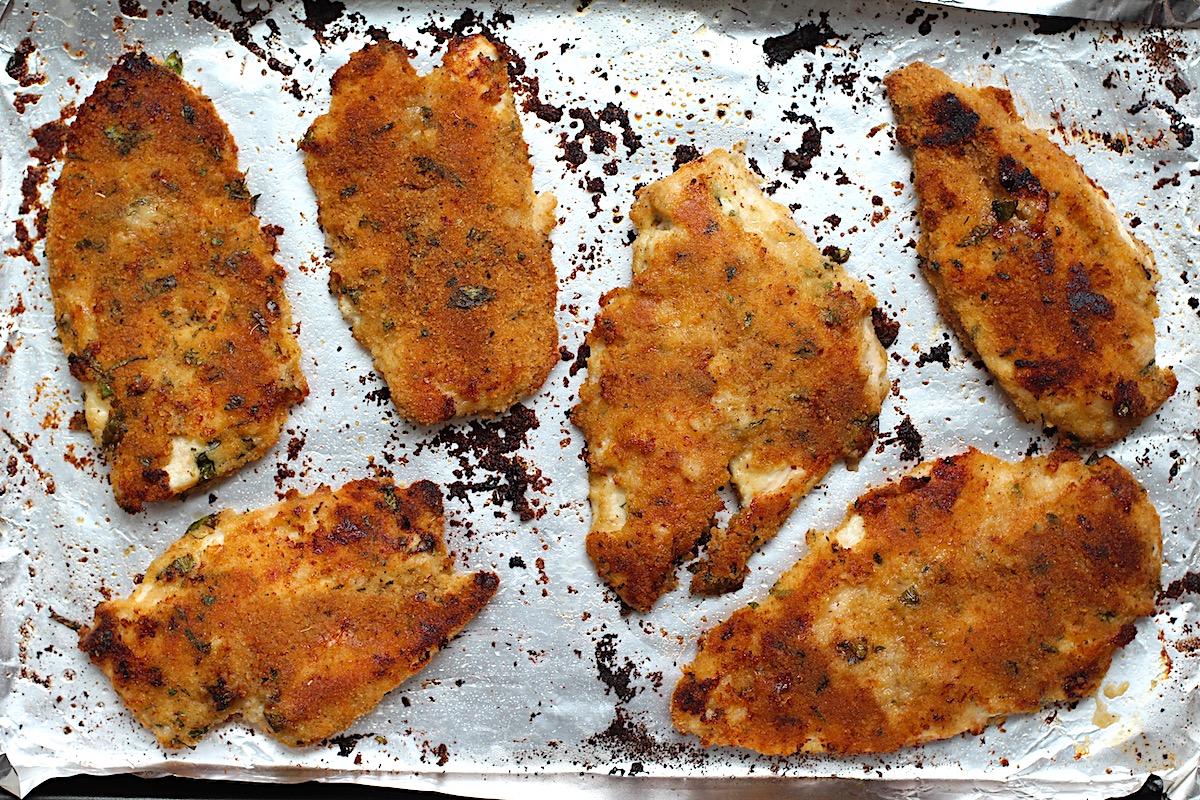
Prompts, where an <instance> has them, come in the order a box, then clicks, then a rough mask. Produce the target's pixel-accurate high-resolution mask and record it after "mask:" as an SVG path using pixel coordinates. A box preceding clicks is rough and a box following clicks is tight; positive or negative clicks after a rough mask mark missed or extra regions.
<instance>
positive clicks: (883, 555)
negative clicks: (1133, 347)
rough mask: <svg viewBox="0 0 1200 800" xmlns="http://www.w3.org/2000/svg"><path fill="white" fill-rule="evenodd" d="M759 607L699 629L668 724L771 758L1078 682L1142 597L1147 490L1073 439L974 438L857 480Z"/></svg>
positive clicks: (936, 727)
mask: <svg viewBox="0 0 1200 800" xmlns="http://www.w3.org/2000/svg"><path fill="white" fill-rule="evenodd" d="M809 543H810V546H811V552H810V553H809V554H808V555H807V556H806V557H805V558H804V559H802V560H801V561H800V562H799V563H798V564H796V565H795V566H794V567H792V569H791V570H789V571H788V572H787V573H785V574H784V576H783V577H782V578H780V579H779V581H778V582H777V583H776V584H775V586H774V587H773V588H772V589H771V592H770V596H769V597H767V598H766V599H765V600H763V601H762V602H761V603H759V604H757V605H756V606H752V607H749V608H744V609H741V610H739V611H737V612H735V613H734V614H733V616H731V617H730V618H729V619H728V620H727V621H725V622H723V623H721V624H720V625H718V626H716V627H715V628H713V629H712V630H711V631H709V632H708V633H707V634H706V635H705V636H704V637H703V639H702V640H701V642H700V650H699V653H698V654H697V656H696V660H695V663H693V664H692V665H690V666H688V667H685V668H684V671H683V677H682V679H681V680H680V682H679V684H678V685H677V686H676V688H675V693H674V698H673V702H672V718H673V720H674V722H675V725H676V727H678V728H679V729H680V730H681V731H684V732H686V733H693V734H696V735H698V736H700V737H701V739H702V740H703V742H704V744H706V745H736V746H740V747H748V748H751V749H754V750H758V751H759V752H762V753H769V754H791V753H795V752H800V751H803V752H828V753H842V754H854V753H880V752H888V751H891V750H895V749H897V748H900V747H905V746H908V745H913V744H919V743H921V742H927V741H931V740H934V739H942V738H947V737H950V736H954V735H956V734H959V733H962V732H964V731H971V732H973V733H979V732H981V731H982V730H983V728H984V727H985V726H986V725H988V724H989V723H991V722H993V721H995V720H996V719H997V718H1000V717H1004V716H1005V715H1008V714H1015V713H1022V712H1031V711H1035V710H1037V709H1038V708H1039V707H1041V706H1042V705H1045V704H1047V703H1052V702H1056V701H1062V700H1076V699H1078V698H1081V697H1085V696H1088V695H1091V694H1093V693H1094V692H1095V691H1096V688H1097V687H1098V686H1099V685H1100V682H1101V680H1102V679H1103V677H1104V674H1105V672H1107V670H1108V667H1109V664H1110V662H1111V660H1112V657H1113V654H1114V652H1115V651H1116V649H1117V648H1118V647H1121V646H1123V645H1124V644H1126V643H1127V642H1129V641H1130V640H1131V639H1132V638H1133V637H1134V635H1135V633H1136V628H1135V626H1134V622H1135V620H1137V619H1138V617H1141V616H1144V615H1146V614H1149V613H1151V612H1152V611H1153V610H1154V598H1155V593H1156V592H1157V590H1158V586H1159V571H1160V566H1161V560H1162V555H1161V548H1162V541H1161V536H1160V533H1159V521H1158V515H1157V514H1156V513H1155V511H1154V508H1153V506H1152V505H1151V504H1150V501H1149V500H1148V499H1147V497H1146V493H1145V491H1144V490H1143V489H1142V488H1141V487H1140V486H1139V485H1138V484H1137V482H1136V481H1135V480H1134V479H1133V477H1132V476H1131V475H1130V474H1129V473H1128V472H1127V471H1126V470H1125V469H1124V468H1123V467H1121V466H1120V465H1119V464H1117V463H1116V462H1115V461H1112V460H1111V459H1108V458H1102V459H1100V460H1099V461H1098V462H1097V463H1096V464H1094V465H1092V466H1089V465H1086V464H1084V463H1083V462H1082V461H1080V460H1079V457H1078V455H1076V454H1075V453H1074V451H1071V450H1068V449H1065V448H1060V449H1059V450H1057V451H1056V452H1054V453H1053V454H1051V455H1049V456H1045V457H1042V458H1037V459H1027V460H1025V461H1022V462H1020V463H1016V464H1010V463H1007V462H1004V461H1001V460H999V459H997V458H994V457H992V456H987V455H984V454H982V453H980V452H978V451H976V450H971V451H968V452H967V453H965V454H963V455H960V456H956V457H954V458H947V459H943V460H940V461H936V462H927V463H925V464H922V465H920V466H918V467H917V468H916V469H914V470H913V471H912V472H911V473H910V474H909V475H908V476H906V477H904V478H903V479H902V480H900V481H898V482H895V483H892V484H889V485H887V486H884V487H882V488H879V489H875V490H873V491H871V492H868V493H867V494H865V495H864V496H862V497H861V498H859V499H858V501H856V502H855V503H854V506H853V508H852V510H851V512H850V514H849V515H848V517H847V519H846V521H845V522H843V523H842V525H841V526H840V527H839V528H837V529H836V530H834V531H833V532H832V533H827V534H824V535H821V534H816V533H812V534H810V536H809Z"/></svg>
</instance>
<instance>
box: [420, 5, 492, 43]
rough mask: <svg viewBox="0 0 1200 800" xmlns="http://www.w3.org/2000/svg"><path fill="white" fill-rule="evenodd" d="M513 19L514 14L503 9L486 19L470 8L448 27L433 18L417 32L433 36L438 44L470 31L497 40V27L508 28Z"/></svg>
mask: <svg viewBox="0 0 1200 800" xmlns="http://www.w3.org/2000/svg"><path fill="white" fill-rule="evenodd" d="M513 19H514V18H513V15H512V14H506V13H505V12H503V11H496V12H494V13H493V14H492V16H491V19H485V18H484V17H483V15H482V14H480V13H478V12H477V11H475V10H474V9H472V8H468V9H467V10H466V11H464V12H463V13H462V14H461V15H460V16H459V18H458V19H456V20H454V22H451V23H450V27H448V28H446V27H440V26H438V25H437V24H436V23H434V22H433V21H432V20H431V21H430V22H429V23H428V24H426V25H425V26H424V27H421V28H417V32H418V33H424V34H428V35H429V36H432V37H433V39H434V41H436V42H437V43H438V44H445V43H446V42H448V41H450V40H451V39H453V38H454V37H455V36H466V35H467V34H468V33H482V34H484V35H485V36H487V37H488V38H489V39H491V40H492V41H493V42H495V41H497V40H498V38H499V37H497V36H496V29H497V28H507V27H508V26H509V25H511V24H512V23H513Z"/></svg>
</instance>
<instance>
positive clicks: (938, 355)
mask: <svg viewBox="0 0 1200 800" xmlns="http://www.w3.org/2000/svg"><path fill="white" fill-rule="evenodd" d="M926 364H941V365H942V366H943V367H945V368H946V369H950V343H949V342H942V343H941V344H937V345H934V346H933V347H931V348H929V352H928V353H921V355H919V356H917V366H918V367H923V366H925V365H926Z"/></svg>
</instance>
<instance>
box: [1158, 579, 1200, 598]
mask: <svg viewBox="0 0 1200 800" xmlns="http://www.w3.org/2000/svg"><path fill="white" fill-rule="evenodd" d="M1185 593H1187V594H1200V573H1196V572H1189V573H1187V574H1186V575H1184V576H1183V577H1182V578H1180V579H1179V580H1177V581H1171V585H1170V586H1168V587H1167V588H1166V589H1164V590H1163V592H1162V594H1160V595H1159V596H1158V599H1159V602H1162V601H1163V600H1178V599H1179V598H1180V597H1183V595H1184V594H1185Z"/></svg>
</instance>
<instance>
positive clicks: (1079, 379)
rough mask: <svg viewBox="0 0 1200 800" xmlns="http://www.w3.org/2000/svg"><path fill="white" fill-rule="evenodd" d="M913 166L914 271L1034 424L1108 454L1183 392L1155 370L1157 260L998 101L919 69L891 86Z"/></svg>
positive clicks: (1056, 153) (1093, 190)
mask: <svg viewBox="0 0 1200 800" xmlns="http://www.w3.org/2000/svg"><path fill="white" fill-rule="evenodd" d="M885 83H886V85H887V91H888V96H889V97H890V98H891V102H892V108H893V109H894V111H895V114H896V119H897V122H898V124H899V128H898V131H897V133H898V137H899V140H900V142H901V144H903V145H904V146H905V147H907V148H908V149H910V150H911V151H912V154H913V171H914V173H915V174H916V189H917V195H918V198H919V215H920V221H921V240H920V242H919V243H918V245H917V252H918V254H919V257H920V263H921V269H922V272H924V274H925V277H926V278H928V279H929V282H930V283H931V284H932V285H933V288H934V290H935V291H936V292H937V297H938V304H939V305H940V306H941V309H942V312H943V313H944V314H945V315H946V317H947V318H948V319H949V320H950V321H951V323H952V324H953V325H954V327H955V328H956V329H957V331H958V334H959V336H960V338H961V339H962V341H963V343H964V344H965V345H967V346H968V347H970V348H972V349H973V350H974V351H975V352H976V353H978V355H979V357H980V358H981V359H983V361H984V363H985V364H986V365H987V367H988V369H989V370H990V371H991V372H992V374H993V375H995V376H996V378H997V379H998V380H999V382H1000V385H1001V386H1002V387H1003V388H1004V390H1005V392H1007V393H1008V395H1009V397H1011V398H1012V400H1013V402H1014V403H1015V404H1016V406H1017V409H1018V411H1020V413H1021V415H1022V416H1023V417H1024V418H1025V419H1027V420H1030V421H1033V422H1040V423H1043V424H1046V425H1052V426H1055V427H1057V428H1058V429H1059V430H1060V431H1062V432H1063V433H1065V434H1068V435H1069V436H1071V437H1073V438H1074V439H1076V440H1078V441H1080V442H1085V443H1088V444H1093V445H1097V446H1100V445H1105V444H1109V443H1111V442H1114V441H1116V440H1117V439H1120V438H1122V437H1123V436H1125V435H1126V434H1127V433H1129V431H1131V430H1132V429H1133V428H1134V427H1136V426H1137V425H1138V424H1139V423H1140V422H1141V421H1142V420H1143V419H1145V418H1146V417H1147V416H1149V415H1150V414H1153V413H1154V412H1155V411H1156V410H1157V409H1158V408H1159V406H1161V405H1162V404H1163V403H1164V402H1165V401H1166V400H1167V398H1169V397H1170V396H1171V395H1172V394H1173V393H1174V391H1175V386H1176V380H1175V375H1174V373H1172V372H1171V370H1170V369H1164V368H1161V367H1159V366H1157V365H1156V364H1155V353H1154V344H1155V340H1154V318H1155V317H1156V316H1158V304H1157V301H1156V299H1155V293H1154V286H1155V283H1157V281H1158V272H1157V271H1156V269H1155V266H1154V256H1153V254H1152V253H1151V252H1150V250H1149V249H1148V248H1147V247H1146V246H1145V245H1143V244H1142V243H1141V242H1139V241H1138V240H1136V239H1134V238H1133V237H1132V236H1131V235H1130V234H1129V232H1128V231H1127V230H1126V229H1125V227H1124V225H1123V224H1122V223H1121V220H1120V219H1119V218H1118V216H1117V213H1116V210H1115V209H1114V208H1113V206H1112V203H1111V202H1109V199H1108V195H1107V194H1106V193H1105V192H1104V190H1103V189H1101V188H1100V187H1099V186H1097V185H1096V184H1095V183H1094V182H1093V181H1092V180H1091V179H1090V178H1088V176H1087V175H1085V174H1084V172H1083V170H1082V169H1080V167H1079V165H1078V164H1077V163H1076V162H1075V160H1074V159H1073V158H1071V157H1070V156H1069V155H1067V154H1066V153H1065V152H1063V151H1062V149H1060V148H1059V147H1058V146H1057V145H1055V144H1054V143H1053V142H1051V141H1050V140H1049V139H1048V138H1046V136H1045V135H1044V134H1043V133H1040V132H1038V131H1033V130H1030V129H1029V128H1027V127H1026V126H1025V124H1024V122H1023V121H1022V119H1021V117H1020V116H1019V115H1018V114H1017V113H1016V111H1015V110H1014V108H1013V102H1012V97H1011V95H1010V94H1009V93H1008V92H1007V91H1005V90H1004V89H999V88H995V87H990V86H989V87H984V88H982V89H975V88H971V87H967V86H963V85H962V84H960V83H956V82H955V81H953V80H951V79H950V78H948V77H947V76H946V75H945V74H944V73H942V72H940V71H938V70H936V69H934V68H932V67H929V66H926V65H925V64H920V63H918V64H913V65H911V66H909V67H906V68H904V69H902V70H899V71H898V72H895V73H893V74H892V75H890V76H888V78H887V80H886V81H885Z"/></svg>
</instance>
